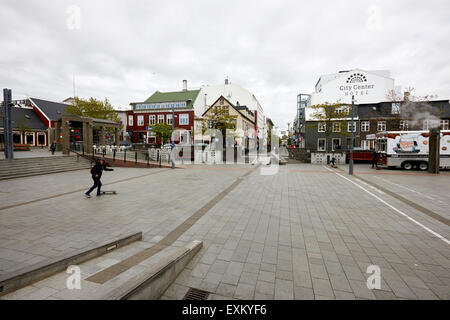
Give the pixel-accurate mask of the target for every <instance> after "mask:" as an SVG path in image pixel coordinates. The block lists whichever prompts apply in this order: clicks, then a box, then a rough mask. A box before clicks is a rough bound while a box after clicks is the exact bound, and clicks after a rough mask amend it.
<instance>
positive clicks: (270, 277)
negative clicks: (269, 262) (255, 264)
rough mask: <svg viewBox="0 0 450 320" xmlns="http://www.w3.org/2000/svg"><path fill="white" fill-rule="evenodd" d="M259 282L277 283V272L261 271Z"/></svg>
mask: <svg viewBox="0 0 450 320" xmlns="http://www.w3.org/2000/svg"><path fill="white" fill-rule="evenodd" d="M258 280H261V281H266V282H270V283H274V282H275V272H268V271H260V272H259V276H258Z"/></svg>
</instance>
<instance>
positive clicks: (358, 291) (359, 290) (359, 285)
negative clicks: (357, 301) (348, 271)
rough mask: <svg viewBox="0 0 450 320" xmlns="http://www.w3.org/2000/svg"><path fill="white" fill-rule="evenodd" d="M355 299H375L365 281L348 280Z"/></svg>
mask: <svg viewBox="0 0 450 320" xmlns="http://www.w3.org/2000/svg"><path fill="white" fill-rule="evenodd" d="M348 281H349V283H350V286H351V288H352V290H353V293H354V294H355V297H356V298H364V299H376V298H375V295H374V294H373V292H372V290H370V289H368V288H367V283H366V282H365V281H357V280H348Z"/></svg>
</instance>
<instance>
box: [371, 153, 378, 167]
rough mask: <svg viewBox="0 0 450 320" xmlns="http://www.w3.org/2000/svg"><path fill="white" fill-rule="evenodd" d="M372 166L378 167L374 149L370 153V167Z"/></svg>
mask: <svg viewBox="0 0 450 320" xmlns="http://www.w3.org/2000/svg"><path fill="white" fill-rule="evenodd" d="M374 167H376V168H377V169H378V161H377V153H376V152H375V151H374V152H373V154H372V169H373V168H374Z"/></svg>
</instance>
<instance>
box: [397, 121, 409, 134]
mask: <svg viewBox="0 0 450 320" xmlns="http://www.w3.org/2000/svg"><path fill="white" fill-rule="evenodd" d="M399 129H400V130H401V131H406V130H408V120H400V124H399Z"/></svg>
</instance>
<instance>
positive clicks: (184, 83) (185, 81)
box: [183, 80, 187, 91]
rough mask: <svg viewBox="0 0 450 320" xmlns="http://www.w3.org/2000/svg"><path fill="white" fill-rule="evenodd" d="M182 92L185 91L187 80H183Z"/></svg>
mask: <svg viewBox="0 0 450 320" xmlns="http://www.w3.org/2000/svg"><path fill="white" fill-rule="evenodd" d="M183 91H187V80H183Z"/></svg>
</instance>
